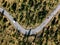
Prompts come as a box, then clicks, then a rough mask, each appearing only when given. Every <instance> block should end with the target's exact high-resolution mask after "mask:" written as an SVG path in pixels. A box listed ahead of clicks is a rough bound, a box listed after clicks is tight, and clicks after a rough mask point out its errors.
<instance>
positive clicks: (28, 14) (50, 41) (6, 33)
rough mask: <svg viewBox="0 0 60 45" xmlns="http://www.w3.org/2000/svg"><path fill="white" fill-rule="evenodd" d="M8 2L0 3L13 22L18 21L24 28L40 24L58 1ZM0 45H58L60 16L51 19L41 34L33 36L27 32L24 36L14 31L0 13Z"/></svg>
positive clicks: (59, 43) (2, 1)
mask: <svg viewBox="0 0 60 45" xmlns="http://www.w3.org/2000/svg"><path fill="white" fill-rule="evenodd" d="M6 1H7V3H6ZM10 1H11V0H0V3H2V6H3V7H4V8H6V10H7V11H9V12H10V13H11V14H12V16H13V17H14V20H15V21H18V22H19V23H20V24H21V25H24V26H25V27H28V26H31V25H32V24H33V25H34V26H35V24H36V23H37V24H38V23H39V24H40V22H42V21H43V19H44V18H45V17H46V16H47V13H49V12H50V11H51V10H52V9H53V8H54V7H55V6H54V5H57V3H58V2H56V1H58V0H53V1H55V2H54V3H53V1H52V2H50V1H51V0H50V1H49V0H48V1H49V2H48V1H44V0H43V1H42V0H40V1H37V0H35V1H33V0H31V1H32V2H31V1H30V2H29V1H27V0H26V1H25V0H23V1H22V0H21V1H20V0H19V1H20V2H19V1H16V0H14V1H16V2H14V1H13V0H12V1H13V3H12V2H10ZM19 3H21V4H19ZM26 3H27V4H26ZM17 4H18V5H17ZM52 4H53V5H52ZM0 5H1V4H0ZM47 5H48V6H47ZM7 7H8V8H7ZM17 7H18V8H17ZM46 7H48V9H47V8H46ZM39 24H38V25H39ZM34 26H33V27H34ZM29 28H30V27H29ZM37 31H38V30H37ZM0 45H60V14H58V15H57V16H55V17H54V18H52V20H51V21H50V23H49V24H48V25H47V26H46V27H44V28H43V30H42V31H41V32H38V33H37V34H35V35H30V32H29V33H28V35H26V34H25V35H24V34H22V33H21V32H19V31H18V30H16V29H15V28H14V26H13V25H11V23H10V21H9V20H8V19H7V18H6V17H5V16H4V15H3V14H1V13H0Z"/></svg>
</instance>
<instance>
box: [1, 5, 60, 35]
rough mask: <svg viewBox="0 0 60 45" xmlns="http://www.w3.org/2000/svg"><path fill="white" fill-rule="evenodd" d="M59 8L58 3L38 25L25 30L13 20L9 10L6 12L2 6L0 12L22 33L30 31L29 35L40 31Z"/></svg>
mask: <svg viewBox="0 0 60 45" xmlns="http://www.w3.org/2000/svg"><path fill="white" fill-rule="evenodd" d="M59 10H60V4H59V5H58V6H57V7H56V9H54V10H53V11H52V13H51V14H50V15H49V16H48V17H47V18H46V19H45V20H44V21H43V22H42V23H41V24H40V25H39V26H38V27H36V28H34V29H31V30H30V29H29V30H26V29H24V28H23V27H22V26H21V25H20V24H19V23H18V22H16V21H14V19H13V17H12V16H11V14H9V12H7V11H6V10H5V9H3V8H0V12H1V13H3V15H5V16H6V17H7V18H8V19H9V20H10V22H11V23H12V24H13V25H14V27H15V28H16V29H17V30H19V31H20V32H21V33H23V34H28V32H29V31H30V35H32V34H36V33H38V32H39V31H41V30H42V29H43V28H44V27H45V26H46V25H47V24H48V23H49V22H50V20H51V19H52V17H54V16H55V14H56V13H57V12H58V11H59Z"/></svg>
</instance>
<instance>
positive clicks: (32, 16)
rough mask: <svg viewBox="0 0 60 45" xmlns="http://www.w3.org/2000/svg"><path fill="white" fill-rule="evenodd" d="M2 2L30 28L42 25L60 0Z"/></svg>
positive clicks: (2, 4) (15, 16) (21, 22)
mask: <svg viewBox="0 0 60 45" xmlns="http://www.w3.org/2000/svg"><path fill="white" fill-rule="evenodd" d="M0 3H1V6H3V7H4V8H5V9H6V10H7V11H9V12H10V13H11V14H12V16H13V17H14V18H16V21H18V22H19V24H20V25H22V26H23V27H24V28H25V29H30V28H35V27H37V26H38V25H40V24H41V23H42V21H43V20H44V19H45V17H46V16H47V15H48V14H49V13H50V12H51V11H52V10H53V9H54V8H55V7H56V5H57V4H58V3H59V0H57V1H56V0H48V1H46V0H43V1H42V0H38V1H37V0H10V1H8V0H1V2H0Z"/></svg>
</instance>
